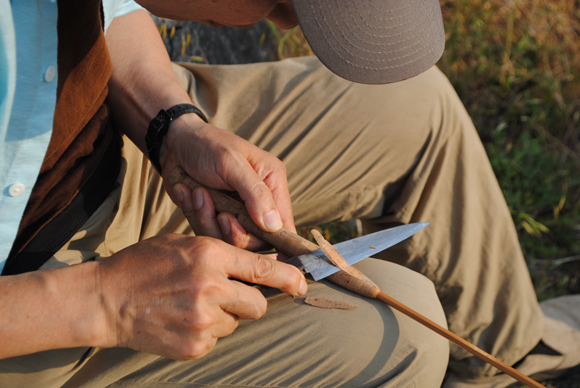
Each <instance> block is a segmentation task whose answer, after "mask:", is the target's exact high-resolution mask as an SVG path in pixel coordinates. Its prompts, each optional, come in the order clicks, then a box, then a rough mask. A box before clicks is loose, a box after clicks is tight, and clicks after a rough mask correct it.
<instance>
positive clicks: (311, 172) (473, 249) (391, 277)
mask: <svg viewBox="0 0 580 388" xmlns="http://www.w3.org/2000/svg"><path fill="white" fill-rule="evenodd" d="M175 69H176V74H177V75H178V78H179V80H180V82H181V83H182V85H183V87H184V88H186V89H187V90H188V91H189V93H190V96H191V97H192V99H193V101H194V103H195V104H197V106H199V107H200V108H201V109H202V110H203V111H204V112H205V113H206V115H207V116H208V118H209V119H210V122H211V123H212V124H214V125H216V126H218V127H221V128H225V129H230V130H232V131H234V132H235V133H237V134H238V135H240V136H242V137H244V138H246V139H248V140H249V141H251V142H253V143H255V144H257V145H258V146H260V147H261V148H263V149H266V150H268V151H270V152H272V153H273V154H275V155H277V156H278V157H279V158H280V159H281V160H282V161H284V163H285V165H286V168H287V171H288V180H289V187H290V192H291V195H292V200H293V208H294V215H295V219H296V223H297V224H298V225H306V224H313V223H318V222H325V221H331V220H348V219H352V218H362V219H363V224H364V226H365V229H366V230H367V231H374V230H378V229H383V228H386V227H389V226H394V225H398V224H405V223H409V222H419V221H421V222H423V221H425V222H430V226H428V227H427V228H426V229H424V230H423V231H421V232H419V233H418V234H417V235H416V236H415V237H413V238H412V239H410V240H408V241H406V242H405V243H402V244H399V245H398V246H396V247H394V248H391V249H389V250H387V251H386V252H384V253H383V254H382V255H380V258H381V259H385V260H388V261H391V262H395V263H399V264H402V265H404V266H406V267H408V268H411V269H412V270H414V271H410V270H408V269H407V268H404V267H402V266H400V265H397V264H393V263H390V262H385V261H377V260H365V261H363V262H361V263H360V264H359V266H358V267H359V269H361V270H362V271H363V273H366V274H367V275H368V276H369V277H371V278H372V279H373V280H374V281H376V282H377V283H378V285H379V286H380V287H381V288H382V289H383V290H384V291H385V292H386V293H387V294H390V295H392V296H393V297H395V298H397V299H399V300H400V301H401V302H403V303H405V304H407V305H409V306H410V307H412V308H414V309H416V310H417V311H419V312H421V313H422V314H424V315H426V316H428V317H430V318H431V319H433V320H435V321H436V322H438V323H440V324H443V325H445V321H447V323H448V325H449V328H450V329H451V330H452V331H454V332H455V333H457V334H458V335H460V336H463V337H464V338H466V339H467V340H469V341H471V342H472V343H475V344H477V345H478V346H480V347H482V348H484V349H485V350H487V351H488V352H490V353H492V354H494V355H495V356H496V357H498V358H500V359H502V360H504V361H505V362H507V363H508V364H514V363H515V362H517V361H518V360H519V359H521V358H522V357H523V356H524V355H525V354H526V353H527V352H528V351H529V350H530V349H532V348H533V347H534V346H535V345H536V344H537V342H538V341H539V339H540V337H541V333H542V329H543V318H542V313H541V311H540V309H539V307H538V304H537V301H536V299H535V293H534V291H533V288H532V286H531V282H530V279H529V275H528V272H527V268H526V266H525V262H524V260H523V257H522V253H521V251H520V248H519V243H518V240H517V235H516V232H515V228H514V225H513V223H512V221H511V217H510V214H509V211H508V209H507V206H506V204H505V201H504V199H503V196H502V193H501V190H500V189H499V187H498V184H497V182H496V180H495V177H494V175H493V172H492V170H491V167H490V165H489V162H488V160H487V157H486V155H485V151H484V150H483V147H482V145H481V143H480V141H479V138H478V136H477V133H476V131H475V129H474V127H473V124H472V122H471V120H470V118H469V117H468V115H467V113H466V112H465V110H464V108H463V106H462V104H461V102H460V101H459V99H458V97H457V96H456V94H455V92H454V91H453V89H452V87H451V86H450V84H449V83H448V81H447V80H446V78H445V77H444V76H443V75H442V74H441V73H440V72H439V70H438V69H436V68H432V69H430V70H429V71H427V72H425V73H423V74H421V75H419V76H417V77H415V78H413V79H410V80H407V81H403V82H399V83H395V84H390V85H384V86H370V85H360V84H353V83H350V82H347V81H344V80H342V79H340V78H338V77H336V76H334V75H332V74H331V73H330V72H328V71H327V70H326V69H325V68H324V67H323V66H322V65H321V64H320V62H318V61H317V60H316V59H315V58H301V59H293V60H285V61H281V62H276V63H261V64H252V65H242V66H204V65H191V64H184V67H180V66H175ZM124 157H125V161H126V166H125V169H124V170H123V173H122V174H121V177H120V181H121V182H122V187H121V188H120V189H119V190H118V193H116V195H115V194H112V195H111V197H110V198H109V199H108V200H107V201H106V202H105V204H103V206H101V208H100V209H99V211H98V212H97V213H96V214H95V215H94V216H93V217H91V219H90V220H89V221H88V222H87V224H86V225H85V226H84V227H83V229H82V230H81V231H79V233H77V235H76V236H75V237H74V238H73V239H72V240H71V242H70V243H69V244H67V246H66V247H64V248H63V250H61V251H60V252H58V253H57V254H56V255H55V257H54V258H53V259H51V260H50V261H49V262H48V263H47V265H46V268H48V267H55V266H64V265H72V264H78V263H81V262H83V261H86V260H91V259H94V258H105V257H107V256H110V255H111V254H113V253H115V252H117V251H118V250H120V249H122V248H124V247H125V246H127V245H130V244H134V243H135V242H137V241H140V240H142V239H145V238H148V237H151V236H153V235H156V234H158V233H166V232H184V233H188V232H190V229H189V228H188V226H187V223H186V222H185V221H184V219H183V217H181V215H180V212H179V209H176V208H175V207H174V206H173V204H172V203H171V202H170V201H169V199H168V198H167V196H165V195H164V193H163V191H162V188H161V185H160V179H159V177H158V175H157V174H156V173H155V172H153V171H152V169H151V167H150V165H149V163H148V162H147V161H146V160H145V159H144V158H143V157H142V155H141V154H140V153H139V152H138V151H137V150H136V149H135V147H134V146H133V145H132V144H130V143H129V142H128V141H127V142H126V146H125V148H124ZM419 273H421V274H422V275H424V276H422V275H420V274H419ZM427 278H428V279H430V280H431V281H432V283H431V282H430V281H429V280H427ZM433 284H434V285H435V288H433ZM309 295H311V296H322V297H327V298H331V299H337V300H343V301H346V302H349V303H355V304H358V305H359V308H358V309H356V310H351V311H338V310H321V309H316V308H314V307H310V306H307V305H304V304H303V303H302V300H301V299H296V300H294V299H292V298H291V297H288V296H285V295H280V294H277V295H273V296H271V297H270V298H269V299H268V303H269V304H268V312H267V313H266V315H265V316H264V317H263V318H262V319H260V320H258V321H256V322H242V323H241V325H240V327H239V328H238V329H237V330H236V331H235V332H234V334H233V335H231V336H229V337H227V338H224V339H221V340H220V341H218V344H217V346H216V348H215V349H214V350H213V351H212V352H211V353H210V354H209V355H208V356H206V357H204V358H202V359H200V360H192V361H187V362H176V361H172V360H168V359H163V358H159V357H157V356H153V355H148V354H144V353H138V352H134V351H132V350H129V349H63V350H55V351H49V352H43V353H38V354H34V355H29V356H23V357H16V358H13V359H8V360H3V361H1V362H0V372H1V373H0V386H23V387H24V386H26V387H32V386H41V387H53V386H54V387H59V386H63V387H77V386H86V387H105V386H111V387H153V386H154V387H165V386H172V387H173V386H180V387H181V386H184V387H201V386H204V387H205V386H215V387H232V386H244V387H250V386H252V387H253V386H263V387H298V386H300V387H302V386H317V387H318V386H320V387H333V386H345V387H363V386H364V387H366V386H368V387H371V386H384V387H407V386H412V387H436V386H440V385H441V380H442V379H443V375H444V373H445V367H446V365H447V359H448V357H449V347H448V344H447V342H446V340H443V339H442V338H439V337H438V336H437V335H435V334H434V333H431V332H430V331H428V330H427V329H425V328H423V327H421V326H420V325H418V324H416V323H415V322H413V321H411V320H410V319H408V318H407V317H405V316H402V315H401V314H399V313H398V312H396V311H392V310H391V309H390V308H388V307H386V306H384V305H380V304H377V303H376V302H375V301H371V300H366V299H363V298H360V297H358V296H356V295H352V294H351V293H349V292H348V291H345V290H342V289H339V288H338V287H336V286H334V285H332V284H331V283H328V282H325V281H323V282H319V283H311V284H310V285H309ZM439 301H440V302H441V304H442V306H443V311H444V315H443V312H442V310H441V306H440V304H439ZM449 373H453V374H456V375H462V376H472V377H473V376H484V375H490V374H493V373H495V370H493V369H492V367H489V366H487V365H485V364H484V363H482V362H480V361H479V360H478V359H475V358H474V357H470V355H469V354H468V353H466V352H464V351H463V350H461V349H460V348H458V347H456V346H451V358H450V361H449Z"/></svg>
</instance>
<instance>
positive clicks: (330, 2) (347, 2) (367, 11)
mask: <svg viewBox="0 0 580 388" xmlns="http://www.w3.org/2000/svg"><path fill="white" fill-rule="evenodd" d="M292 3H293V6H294V11H295V12H296V16H297V17H298V22H299V23H300V27H301V28H302V31H303V33H304V36H305V37H306V40H307V41H308V43H309V44H310V47H311V48H312V50H313V51H314V53H315V54H316V56H317V57H318V58H319V59H320V61H321V62H322V63H324V65H326V67H328V68H329V69H330V70H331V71H332V72H334V73H336V74H337V75H339V76H340V77H343V78H346V79H348V80H350V81H353V82H359V83H365V84H385V83H392V82H397V81H402V80H404V79H408V78H411V77H414V76H416V75H418V74H420V73H422V72H424V71H425V70H427V69H429V68H431V67H432V66H433V65H434V64H435V63H436V62H437V61H438V60H439V58H440V57H441V55H442V53H443V49H444V47H445V32H444V30H443V20H442V17H441V8H440V5H439V1H438V0H405V1H394V0H358V1H352V0H324V1H322V0H319V1H316V0H292Z"/></svg>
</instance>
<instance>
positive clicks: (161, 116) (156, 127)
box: [145, 104, 207, 175]
mask: <svg viewBox="0 0 580 388" xmlns="http://www.w3.org/2000/svg"><path fill="white" fill-rule="evenodd" d="M186 113H195V114H197V115H198V116H199V117H201V119H202V120H203V121H205V122H206V123H207V118H206V117H205V115H204V114H203V112H202V111H201V110H199V109H198V108H196V107H195V106H193V105H191V104H179V105H175V106H172V107H171V108H169V109H167V110H164V109H161V110H160V111H159V113H158V114H157V116H155V118H154V119H153V120H151V122H150V123H149V127H148V128H147V135H145V144H146V145H147V153H148V154H149V160H150V161H151V164H153V166H154V167H155V169H157V171H158V172H159V174H160V175H161V164H160V163H159V152H160V150H161V144H163V138H164V137H165V135H167V131H168V130H169V125H171V122H172V121H173V120H175V119H176V118H178V117H179V116H181V115H184V114H186Z"/></svg>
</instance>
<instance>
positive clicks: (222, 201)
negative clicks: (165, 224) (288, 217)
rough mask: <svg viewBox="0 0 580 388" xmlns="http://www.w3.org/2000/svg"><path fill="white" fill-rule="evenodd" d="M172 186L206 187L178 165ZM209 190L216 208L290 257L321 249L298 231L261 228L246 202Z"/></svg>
mask: <svg viewBox="0 0 580 388" xmlns="http://www.w3.org/2000/svg"><path fill="white" fill-rule="evenodd" d="M168 183H169V185H170V186H172V187H173V186H174V185H175V184H177V183H183V184H184V185H186V186H187V187H189V188H190V189H191V190H193V189H195V188H196V187H204V186H203V185H201V184H200V183H198V182H196V181H194V180H193V178H191V177H190V176H189V175H187V173H186V172H185V171H183V169H182V168H181V167H176V168H175V169H174V170H173V171H172V172H171V174H170V175H169V178H168ZM205 189H206V190H207V191H209V194H210V196H211V199H212V200H213V203H214V206H215V209H216V210H217V211H218V212H219V213H221V212H228V213H232V214H233V215H234V216H235V217H236V218H237V219H238V221H239V222H240V224H241V225H242V226H243V227H244V229H246V231H248V232H250V233H252V234H253V235H255V236H257V237H259V238H261V239H262V240H264V241H266V242H268V243H270V244H271V245H272V246H273V247H274V248H276V249H277V250H279V251H282V252H284V253H285V254H287V255H288V256H289V257H294V256H299V255H303V254H305V253H310V252H314V251H316V250H318V249H319V247H318V245H316V244H314V243H312V242H310V241H308V240H306V239H305V238H302V237H300V236H298V235H297V234H296V233H292V232H290V231H289V230H288V229H285V228H282V229H280V230H279V231H277V232H273V233H271V232H265V231H263V230H262V229H260V228H259V227H258V226H257V225H256V224H255V223H254V221H253V220H252V218H251V217H250V215H249V214H248V212H247V210H246V207H245V206H244V204H242V203H240V202H238V201H236V200H235V199H233V198H232V197H230V196H229V195H227V194H226V193H224V192H222V191H219V190H213V189H208V188H207V187H206V188H205Z"/></svg>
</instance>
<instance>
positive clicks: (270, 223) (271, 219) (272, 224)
mask: <svg viewBox="0 0 580 388" xmlns="http://www.w3.org/2000/svg"><path fill="white" fill-rule="evenodd" d="M264 224H265V225H266V228H267V229H268V231H270V232H275V231H277V230H280V228H282V220H281V219H280V215H279V214H278V212H277V211H276V210H270V211H269V212H268V213H266V215H264Z"/></svg>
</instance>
